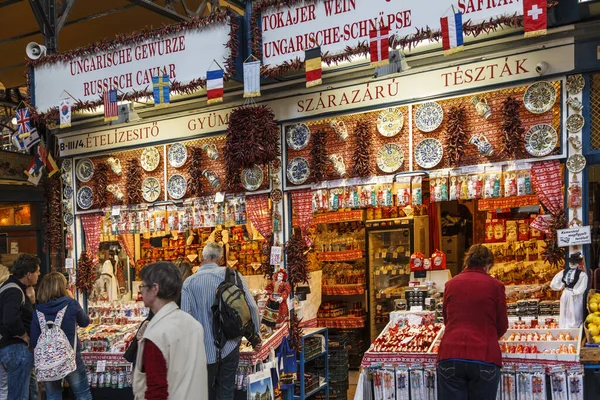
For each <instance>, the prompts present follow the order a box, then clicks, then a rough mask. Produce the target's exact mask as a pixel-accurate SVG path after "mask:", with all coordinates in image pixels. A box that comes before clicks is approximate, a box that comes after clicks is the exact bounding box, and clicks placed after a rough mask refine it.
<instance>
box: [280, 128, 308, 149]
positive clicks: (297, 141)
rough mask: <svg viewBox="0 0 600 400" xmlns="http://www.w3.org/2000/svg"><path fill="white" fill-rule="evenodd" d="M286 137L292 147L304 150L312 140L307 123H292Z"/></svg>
mask: <svg viewBox="0 0 600 400" xmlns="http://www.w3.org/2000/svg"><path fill="white" fill-rule="evenodd" d="M285 138H286V141H287V144H288V146H289V148H290V149H292V150H302V149H303V148H305V147H306V146H307V145H308V141H309V140H310V129H308V126H307V125H306V124H296V125H292V126H290V127H289V129H288V131H287V134H286V136H285Z"/></svg>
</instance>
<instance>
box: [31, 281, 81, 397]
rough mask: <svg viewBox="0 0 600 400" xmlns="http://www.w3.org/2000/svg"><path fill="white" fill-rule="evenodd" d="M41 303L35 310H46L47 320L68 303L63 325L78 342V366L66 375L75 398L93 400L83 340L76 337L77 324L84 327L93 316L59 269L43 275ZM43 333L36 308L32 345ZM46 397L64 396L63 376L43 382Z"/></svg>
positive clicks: (32, 326)
mask: <svg viewBox="0 0 600 400" xmlns="http://www.w3.org/2000/svg"><path fill="white" fill-rule="evenodd" d="M37 301H38V304H37V305H36V306H35V310H36V311H39V312H40V313H42V314H44V318H45V320H46V322H49V321H54V320H55V318H56V316H57V314H58V313H59V312H60V311H61V310H62V309H63V308H65V307H66V311H65V313H64V314H65V315H64V317H63V320H62V324H61V326H60V329H62V330H63V331H64V332H65V335H66V336H67V339H68V340H69V343H71V344H74V343H75V342H76V343H75V344H76V346H75V360H76V362H77V369H76V370H75V371H73V372H71V373H70V374H69V375H67V376H66V378H65V379H66V380H67V382H68V383H69V386H70V387H71V390H72V391H73V394H74V396H75V399H76V400H79V399H82V400H91V398H92V394H91V393H90V386H89V384H88V380H87V373H86V370H85V364H84V363H83V358H82V357H81V342H80V341H79V338H77V326H80V327H82V328H84V327H86V326H88V325H89V324H90V318H89V317H88V316H87V314H86V313H85V312H84V311H83V309H82V308H81V306H80V305H79V303H78V302H77V301H76V300H75V299H73V295H72V294H71V293H70V292H69V290H68V289H67V278H65V276H64V275H63V274H61V273H60V272H51V273H49V274H48V275H46V276H44V277H43V278H42V280H41V282H40V284H39V285H38V290H37ZM40 334H41V328H40V320H39V318H38V317H37V313H36V312H34V314H33V319H32V321H31V346H32V348H34V349H35V346H36V344H37V341H38V339H39V337H40ZM44 387H45V388H46V399H47V400H60V399H62V379H61V380H58V381H52V382H44Z"/></svg>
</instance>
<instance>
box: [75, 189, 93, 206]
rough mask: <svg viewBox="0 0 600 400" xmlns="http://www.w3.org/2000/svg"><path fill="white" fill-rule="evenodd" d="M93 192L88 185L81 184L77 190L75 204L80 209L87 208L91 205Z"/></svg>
mask: <svg viewBox="0 0 600 400" xmlns="http://www.w3.org/2000/svg"><path fill="white" fill-rule="evenodd" d="M92 197H93V192H92V188H91V187H89V186H82V187H80V188H79V190H78V191H77V205H78V206H79V208H81V209H82V210H87V209H88V208H90V207H91V206H92V203H93V199H92Z"/></svg>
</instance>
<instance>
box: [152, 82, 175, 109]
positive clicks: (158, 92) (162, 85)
mask: <svg viewBox="0 0 600 400" xmlns="http://www.w3.org/2000/svg"><path fill="white" fill-rule="evenodd" d="M152 87H153V89H154V104H155V105H159V106H160V105H163V106H166V105H167V104H168V103H170V102H171V93H170V90H171V89H170V87H169V75H162V76H153V77H152Z"/></svg>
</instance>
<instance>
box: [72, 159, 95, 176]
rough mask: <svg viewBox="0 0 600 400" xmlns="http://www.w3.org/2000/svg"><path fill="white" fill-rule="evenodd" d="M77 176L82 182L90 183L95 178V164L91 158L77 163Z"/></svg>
mask: <svg viewBox="0 0 600 400" xmlns="http://www.w3.org/2000/svg"><path fill="white" fill-rule="evenodd" d="M75 176H77V179H79V181H80V182H89V181H90V180H91V179H92V176H94V163H93V162H92V160H90V159H89V158H82V159H81V160H79V161H77V166H76V167H75Z"/></svg>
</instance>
